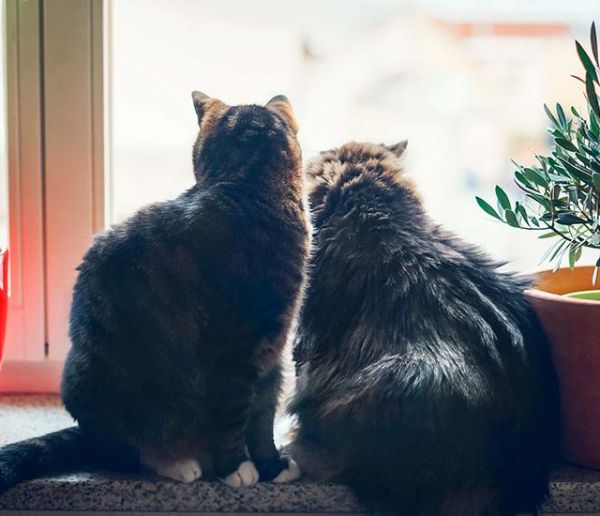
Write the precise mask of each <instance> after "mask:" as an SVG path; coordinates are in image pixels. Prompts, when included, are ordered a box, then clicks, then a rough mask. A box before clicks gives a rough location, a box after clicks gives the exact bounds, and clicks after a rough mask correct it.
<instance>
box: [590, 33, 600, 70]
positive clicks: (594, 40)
mask: <svg viewBox="0 0 600 516" xmlns="http://www.w3.org/2000/svg"><path fill="white" fill-rule="evenodd" d="M590 43H591V44H592V54H594V59H595V60H596V64H597V65H598V66H600V61H598V38H597V37H596V24H595V23H594V22H592V27H591V29H590Z"/></svg>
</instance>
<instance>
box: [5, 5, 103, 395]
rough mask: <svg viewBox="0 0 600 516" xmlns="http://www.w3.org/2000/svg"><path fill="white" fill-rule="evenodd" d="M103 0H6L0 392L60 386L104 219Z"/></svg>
mask: <svg viewBox="0 0 600 516" xmlns="http://www.w3.org/2000/svg"><path fill="white" fill-rule="evenodd" d="M103 17H104V13H103V2H102V0H5V23H6V80H7V95H6V96H7V99H6V101H7V113H8V116H7V134H8V177H9V225H10V230H9V249H10V253H11V294H10V301H9V315H8V316H9V320H8V321H9V322H8V331H7V339H6V343H5V344H6V348H5V362H4V365H3V367H2V370H1V371H0V392H57V391H58V388H59V382H60V374H61V370H62V365H63V362H64V359H65V356H66V353H67V350H68V348H69V338H68V314H69V308H70V303H71V292H72V287H73V282H74V280H75V277H76V271H75V268H76V266H77V265H78V263H79V262H80V260H81V257H82V255H83V253H84V252H85V250H86V249H87V248H88V247H89V245H90V243H91V239H92V236H93V235H94V234H95V233H97V232H99V231H101V230H102V229H103V228H104V225H105V209H104V202H105V194H104V192H105V177H104V162H105V160H104V155H105V153H104V127H105V124H104V118H105V114H104V104H105V102H104V92H105V88H104V63H103V56H104V48H105V42H104V39H105V38H104V35H103V28H104V20H103Z"/></svg>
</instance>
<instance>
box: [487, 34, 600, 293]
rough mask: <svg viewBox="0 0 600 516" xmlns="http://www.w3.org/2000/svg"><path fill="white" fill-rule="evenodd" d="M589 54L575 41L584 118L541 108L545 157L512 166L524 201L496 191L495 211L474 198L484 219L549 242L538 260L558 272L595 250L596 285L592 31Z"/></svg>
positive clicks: (599, 131) (599, 104)
mask: <svg viewBox="0 0 600 516" xmlns="http://www.w3.org/2000/svg"><path fill="white" fill-rule="evenodd" d="M590 43H591V55H592V57H590V55H589V54H588V53H587V52H586V50H585V49H584V48H583V46H582V45H581V44H580V43H579V42H578V41H576V42H575V46H576V49H577V54H578V56H579V59H580V60H581V63H582V64H583V68H584V71H585V79H582V78H580V77H577V76H573V77H574V78H575V79H576V80H578V81H580V82H581V83H582V85H583V87H584V89H585V97H586V99H587V113H581V114H580V113H579V112H578V111H577V110H576V109H575V108H574V107H571V109H570V113H566V112H565V110H564V109H563V107H562V106H561V105H560V104H556V109H555V111H554V112H553V111H552V110H551V109H550V108H549V107H548V106H547V105H544V109H545V111H546V115H547V116H548V118H549V120H550V123H551V127H550V128H549V129H548V131H549V132H550V134H551V137H552V139H553V145H552V151H551V154H550V155H549V156H536V161H537V163H536V164H535V165H533V166H530V167H525V166H522V165H520V164H518V163H515V162H513V163H514V165H515V167H516V170H515V172H514V181H515V183H516V185H517V186H518V187H519V189H520V190H522V192H523V194H524V195H523V196H522V197H521V199H520V200H516V201H514V202H512V201H511V199H510V198H509V196H508V195H507V194H506V192H505V191H504V190H503V189H502V188H501V187H500V186H496V192H495V193H496V201H497V202H496V204H497V209H496V208H493V207H492V206H491V205H490V204H489V203H487V202H486V201H484V200H483V199H481V198H480V197H476V200H477V203H478V204H479V206H480V207H481V209H482V210H483V211H485V212H486V213H487V214H488V215H491V216H492V217H494V218H496V219H498V220H500V221H501V222H504V223H505V224H508V225H509V226H512V227H515V228H520V229H524V230H528V231H539V232H541V234H540V235H539V237H538V238H554V239H555V241H554V242H553V243H552V245H550V246H549V248H548V250H547V252H546V254H545V255H544V257H543V258H542V261H545V260H549V261H550V262H551V263H552V264H553V265H554V270H556V269H558V268H559V267H560V265H561V263H562V261H563V259H564V257H565V256H567V257H568V262H569V266H570V267H573V266H574V265H575V263H577V261H578V260H579V258H580V257H581V251H582V249H583V248H584V247H587V248H591V249H596V250H597V252H598V255H599V257H598V260H597V262H596V268H595V270H594V278H593V282H594V284H595V283H596V278H597V275H598V269H599V268H600V98H599V96H598V93H597V90H596V85H598V86H600V82H599V81H600V62H599V59H598V39H597V37H596V27H595V24H594V23H592V27H591V30H590Z"/></svg>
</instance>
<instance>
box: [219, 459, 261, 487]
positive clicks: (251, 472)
mask: <svg viewBox="0 0 600 516" xmlns="http://www.w3.org/2000/svg"><path fill="white" fill-rule="evenodd" d="M223 482H225V483H226V484H227V485H228V486H231V487H245V486H253V485H254V484H256V483H257V482H258V471H256V467H254V462H252V461H250V460H246V461H244V462H242V463H241V464H240V465H239V466H238V469H237V470H236V471H234V472H233V473H231V475H228V476H227V477H226V478H224V479H223Z"/></svg>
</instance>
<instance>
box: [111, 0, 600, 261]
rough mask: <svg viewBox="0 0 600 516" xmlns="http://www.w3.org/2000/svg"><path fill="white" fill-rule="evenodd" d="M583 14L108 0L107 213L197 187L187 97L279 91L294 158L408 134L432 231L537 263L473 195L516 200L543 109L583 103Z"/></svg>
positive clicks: (526, 240)
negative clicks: (285, 102)
mask: <svg viewBox="0 0 600 516" xmlns="http://www.w3.org/2000/svg"><path fill="white" fill-rule="evenodd" d="M592 5H595V4H594V2H593V1H589V0H588V1H579V2H576V3H573V2H564V1H561V0H553V1H540V0H538V1H535V0H528V1H517V0H512V1H504V0H503V1H488V2H475V1H465V0H462V1H455V2H442V1H435V0H429V1H416V0H414V1H409V0H407V1H397V0H371V1H367V0H363V1H358V0H352V1H348V0H334V1H327V2H323V1H320V0H302V1H296V0H294V1H289V2H285V8H284V7H283V4H282V3H281V2H277V1H274V0H262V1H259V2H244V1H234V0H225V1H222V0H208V1H203V2H198V1H195V0H173V1H169V2H166V1H147V0H125V1H117V2H113V3H112V9H113V11H112V82H111V86H112V88H111V93H112V119H111V130H112V149H113V158H112V166H113V168H112V205H111V211H110V220H111V221H118V220H122V219H123V218H124V217H126V216H127V215H129V214H130V213H132V212H133V211H134V210H135V209H137V208H138V207H139V206H141V205H143V204H144V203H147V202H149V201H153V200H158V199H164V198H168V197H171V196H174V195H176V194H177V193H178V192H180V191H181V190H182V189H183V188H185V187H187V186H189V185H191V184H192V169H191V157H190V156H191V146H192V143H193V139H194V132H195V116H194V112H193V109H192V105H191V100H190V98H189V94H190V91H191V90H192V89H200V90H202V91H205V92H207V93H208V94H210V95H218V96H221V97H222V98H223V100H224V101H225V102H229V103H236V102H260V101H266V100H267V99H268V98H270V97H271V96H272V95H274V94H277V93H280V92H286V94H287V95H288V96H289V97H290V99H291V100H292V102H293V104H294V107H295V110H296V113H297V117H298V120H299V122H300V139H301V143H302V146H303V152H304V157H305V158H309V157H311V156H313V155H315V154H317V153H318V152H319V151H321V150H325V149H329V148H331V147H333V146H336V145H338V144H341V143H343V142H344V141H346V140H348V139H351V138H352V139H358V140H361V139H362V140H365V141H369V140H373V141H378V142H385V143H394V142H396V141H398V140H402V139H405V138H406V139H408V140H409V146H408V151H407V153H406V158H405V167H406V169H407V171H408V173H409V174H410V175H411V176H412V177H413V178H414V179H415V181H416V182H417V184H418V186H419V188H420V190H421V192H422V193H423V194H424V197H425V199H426V203H427V208H428V209H429V210H430V212H431V213H432V214H433V215H434V216H435V218H436V219H437V220H438V221H439V222H441V223H443V224H444V225H445V226H447V227H449V228H451V229H453V230H455V231H456V232H458V233H459V234H460V235H461V236H462V237H463V238H465V239H466V240H469V241H471V242H474V243H479V244H481V245H482V246H483V247H484V248H485V249H487V250H488V251H489V252H490V253H492V254H493V255H494V256H496V257H498V258H501V259H505V260H510V261H511V265H510V267H511V268H515V269H519V270H525V269H530V268H533V267H536V266H537V265H538V264H539V262H540V259H541V258H542V255H543V251H544V249H545V247H546V246H545V243H544V242H538V241H536V240H535V239H533V238H531V236H532V235H530V234H528V232H523V231H518V230H514V229H512V228H509V227H507V226H505V225H502V224H500V223H494V222H492V221H491V218H490V217H487V216H486V215H485V214H484V213H483V212H482V211H481V210H480V209H479V208H478V206H477V205H476V203H475V200H474V198H475V196H476V195H480V196H482V197H484V198H487V199H488V200H490V201H493V199H490V197H491V195H493V188H494V186H495V185H496V184H500V185H502V186H503V187H504V188H505V189H506V191H507V192H508V193H509V194H511V196H512V197H516V198H518V190H517V188H516V186H515V185H514V184H513V181H512V171H513V170H514V166H513V164H512V163H511V159H514V160H515V161H517V162H520V163H523V164H525V165H527V164H530V163H532V162H533V161H534V156H535V154H538V153H544V152H545V151H547V147H548V144H549V143H550V140H549V135H548V133H547V127H548V119H547V117H546V115H545V113H544V110H543V104H544V103H548V104H550V105H551V106H552V107H553V106H554V103H555V102H556V101H559V102H560V103H562V104H563V105H565V106H567V107H568V106H571V105H573V106H576V107H578V108H581V107H582V106H584V105H585V99H584V97H583V94H582V91H581V88H580V87H579V84H578V83H577V81H576V80H575V79H572V78H571V77H569V75H570V74H578V73H580V71H581V64H580V62H579V61H578V59H577V55H576V53H575V51H574V43H573V39H574V38H578V39H580V40H582V41H585V40H586V39H587V32H588V30H589V23H590V19H589V12H590V9H591V6H592ZM141 12H143V23H140V13H141ZM317 13H318V14H317ZM578 13H580V15H578Z"/></svg>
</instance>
